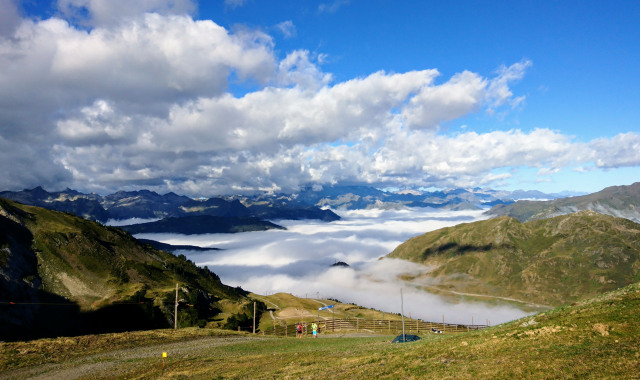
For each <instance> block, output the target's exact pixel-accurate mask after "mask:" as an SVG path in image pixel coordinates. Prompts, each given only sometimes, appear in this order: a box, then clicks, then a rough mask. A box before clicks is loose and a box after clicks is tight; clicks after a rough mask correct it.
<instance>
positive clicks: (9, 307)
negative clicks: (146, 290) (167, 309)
mask: <svg viewBox="0 0 640 380" xmlns="http://www.w3.org/2000/svg"><path fill="white" fill-rule="evenodd" d="M38 293H39V294H38V296H37V297H34V298H36V299H37V302H35V300H32V301H30V302H23V303H20V302H17V303H13V304H8V303H3V304H0V340H3V341H18V340H20V341H22V340H32V339H40V338H54V337H59V336H78V335H87V334H103V333H113V332H124V331H136V330H150V329H157V328H166V327H169V325H168V322H167V320H166V318H165V316H164V315H163V313H162V312H161V310H160V308H159V307H157V306H153V305H152V304H151V303H148V302H144V303H120V304H115V305H109V306H105V307H103V308H100V309H98V310H95V311H90V312H82V311H80V307H79V306H78V305H77V304H75V303H73V302H70V301H69V300H67V299H65V298H63V297H60V296H57V295H54V294H51V293H46V292H42V291H40V292H38Z"/></svg>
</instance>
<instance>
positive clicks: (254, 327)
mask: <svg viewBox="0 0 640 380" xmlns="http://www.w3.org/2000/svg"><path fill="white" fill-rule="evenodd" d="M253 333H254V334H255V333H256V301H253Z"/></svg>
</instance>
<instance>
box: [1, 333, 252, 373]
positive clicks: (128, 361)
mask: <svg viewBox="0 0 640 380" xmlns="http://www.w3.org/2000/svg"><path fill="white" fill-rule="evenodd" d="M256 339H262V338H259V337H207V338H202V339H196V340H187V341H184V342H177V343H168V344H157V345H151V346H143V347H135V348H127V349H118V350H113V351H107V352H102V353H99V354H95V355H89V356H83V357H80V358H76V359H72V360H69V361H67V362H64V363H56V364H42V365H39V366H33V367H29V368H22V369H18V370H13V371H7V372H4V373H0V379H25V378H28V379H82V378H93V379H95V378H118V377H120V378H127V377H130V376H128V375H127V374H129V373H132V372H134V371H136V370H138V369H139V368H143V367H146V368H152V367H154V366H155V367H157V368H158V369H161V367H162V353H163V352H167V353H168V358H169V359H171V360H180V359H184V358H188V357H189V356H192V357H193V356H199V355H201V354H202V353H203V352H205V351H206V350H208V349H210V348H213V347H217V346H222V345H227V344H235V343H239V342H243V341H250V340H254V341H255V340H256Z"/></svg>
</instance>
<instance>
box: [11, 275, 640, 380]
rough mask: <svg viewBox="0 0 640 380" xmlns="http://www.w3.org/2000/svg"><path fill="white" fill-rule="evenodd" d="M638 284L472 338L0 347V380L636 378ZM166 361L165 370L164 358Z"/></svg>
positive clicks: (192, 336) (186, 336)
mask: <svg viewBox="0 0 640 380" xmlns="http://www.w3.org/2000/svg"><path fill="white" fill-rule="evenodd" d="M638 315H640V284H633V285H631V286H628V287H625V288H622V289H618V290H615V291H613V292H610V293H607V294H603V295H599V296H598V297H595V298H593V299H589V300H586V301H583V302H579V303H577V304H575V305H573V306H565V307H561V308H558V309H554V310H549V311H546V312H544V313H540V314H537V315H533V316H529V317H526V318H524V319H520V320H517V321H513V322H509V323H506V324H502V325H499V326H495V327H491V328H488V329H484V330H479V331H475V332H470V333H462V334H451V335H449V334H429V333H425V334H422V340H420V341H417V342H411V343H403V344H393V343H391V339H392V337H391V336H380V337H340V335H328V336H327V335H325V334H324V333H321V334H320V339H313V338H304V339H296V338H293V337H289V338H284V337H279V338H273V337H270V336H268V335H267V336H261V335H257V336H253V335H251V334H246V333H245V334H241V333H233V332H229V331H227V332H222V331H219V330H210V329H199V330H194V329H184V330H178V331H173V330H170V331H167V330H164V331H161V330H158V331H151V332H136V333H125V334H104V335H91V336H82V337H77V338H58V339H42V340H38V341H32V342H14V343H4V344H3V343H0V377H3V378H30V377H36V376H40V377H47V378H96V379H100V378H110V379H135V378H158V377H162V378H168V379H183V378H189V379H273V378H282V379H287V378H289V379H368V378H375V379H547V378H549V379H551V378H572V379H573V378H575V379H583V378H591V379H636V378H638V374H639V373H640V323H638ZM163 352H166V353H167V358H165V360H164V368H163V361H162V357H161V354H162V353H163Z"/></svg>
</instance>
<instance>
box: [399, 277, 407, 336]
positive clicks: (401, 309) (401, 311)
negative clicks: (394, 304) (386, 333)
mask: <svg viewBox="0 0 640 380" xmlns="http://www.w3.org/2000/svg"><path fill="white" fill-rule="evenodd" d="M400 315H402V342H403V343H404V342H406V341H407V338H406V336H405V335H404V299H403V298H402V288H400Z"/></svg>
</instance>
